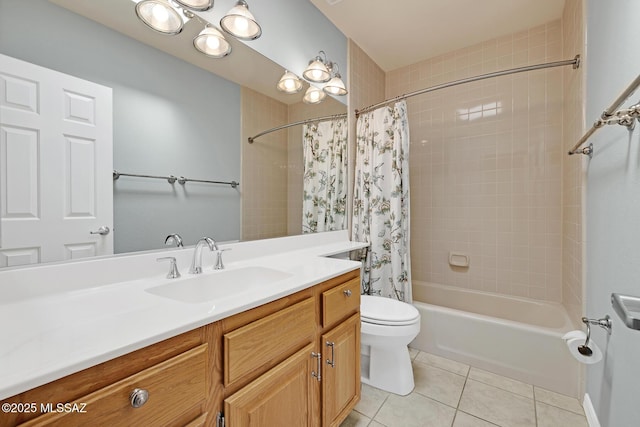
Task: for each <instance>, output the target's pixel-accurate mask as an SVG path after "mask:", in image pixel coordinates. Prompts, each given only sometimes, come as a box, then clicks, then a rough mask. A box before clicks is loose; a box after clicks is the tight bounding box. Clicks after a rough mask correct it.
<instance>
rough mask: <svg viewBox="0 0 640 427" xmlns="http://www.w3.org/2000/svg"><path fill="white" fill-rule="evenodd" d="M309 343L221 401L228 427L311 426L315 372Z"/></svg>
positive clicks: (314, 416)
mask: <svg viewBox="0 0 640 427" xmlns="http://www.w3.org/2000/svg"><path fill="white" fill-rule="evenodd" d="M312 352H313V344H311V343H309V344H308V345H306V346H305V347H304V348H303V349H301V350H299V351H298V352H296V353H295V354H293V356H291V357H289V358H288V359H286V360H285V361H283V362H282V363H280V364H279V365H277V366H275V367H274V368H273V369H271V370H270V371H267V372H266V373H265V374H263V375H262V376H260V377H258V378H257V379H256V380H254V381H253V382H251V383H249V384H248V385H247V386H245V387H243V388H242V389H240V390H239V391H238V392H236V393H234V394H233V395H232V396H230V397H228V398H227V399H225V401H224V408H225V409H224V412H225V424H226V425H227V426H228V427H249V426H250V427H273V426H296V427H298V426H299V427H304V426H312V425H313V420H314V418H316V417H317V415H316V414H314V413H313V412H314V411H313V395H314V386H315V385H314V382H316V379H315V378H314V377H312V375H311V372H312V371H314V370H315V369H316V363H317V362H316V359H315V358H313V357H312V355H311V353H312Z"/></svg>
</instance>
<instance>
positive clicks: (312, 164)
mask: <svg viewBox="0 0 640 427" xmlns="http://www.w3.org/2000/svg"><path fill="white" fill-rule="evenodd" d="M302 132H303V145H304V147H303V164H304V166H303V167H304V174H303V198H302V232H303V233H315V232H318V231H333V230H344V229H345V228H346V220H345V218H346V208H347V119H346V118H344V119H336V120H330V121H324V122H320V123H312V124H306V125H304V127H303V129H302Z"/></svg>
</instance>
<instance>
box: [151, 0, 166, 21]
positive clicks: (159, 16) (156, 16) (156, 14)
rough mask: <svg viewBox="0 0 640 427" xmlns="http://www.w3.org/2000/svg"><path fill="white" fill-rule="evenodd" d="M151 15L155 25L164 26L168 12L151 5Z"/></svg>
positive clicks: (156, 5) (161, 7) (160, 6)
mask: <svg viewBox="0 0 640 427" xmlns="http://www.w3.org/2000/svg"><path fill="white" fill-rule="evenodd" d="M151 15H152V16H153V20H154V21H155V22H154V23H155V24H164V23H165V22H167V21H168V20H169V12H167V8H166V7H164V6H162V5H160V4H154V5H153V9H151Z"/></svg>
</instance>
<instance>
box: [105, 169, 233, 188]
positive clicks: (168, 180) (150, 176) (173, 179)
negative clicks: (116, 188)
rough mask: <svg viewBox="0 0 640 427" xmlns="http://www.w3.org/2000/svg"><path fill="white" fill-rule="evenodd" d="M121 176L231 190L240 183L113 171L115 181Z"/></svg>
mask: <svg viewBox="0 0 640 427" xmlns="http://www.w3.org/2000/svg"><path fill="white" fill-rule="evenodd" d="M121 176H133V177H136V178H152V179H166V180H167V182H168V183H169V184H173V183H175V182H176V181H178V183H179V184H182V185H184V184H186V183H187V182H189V181H191V182H204V183H207V184H224V185H230V186H231V188H237V187H238V186H239V185H240V183H239V182H237V181H211V180H206V179H191V178H185V177H184V176H181V177H180V178H177V177H175V176H173V175H169V176H157V175H140V174H134V173H122V172H118V171H117V170H115V169H114V170H113V180H114V181H116V180H117V179H118V178H120V177H121Z"/></svg>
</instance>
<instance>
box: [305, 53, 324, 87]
mask: <svg viewBox="0 0 640 427" xmlns="http://www.w3.org/2000/svg"><path fill="white" fill-rule="evenodd" d="M302 77H304V78H305V79H307V80H309V81H310V82H316V83H324V82H328V81H329V79H331V74H329V70H328V69H327V66H326V65H324V63H323V62H322V61H320V60H319V59H317V58H316V59H315V60H314V61H312V62H311V63H310V64H309V66H308V67H307V69H306V70H304V71H303V72H302Z"/></svg>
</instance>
